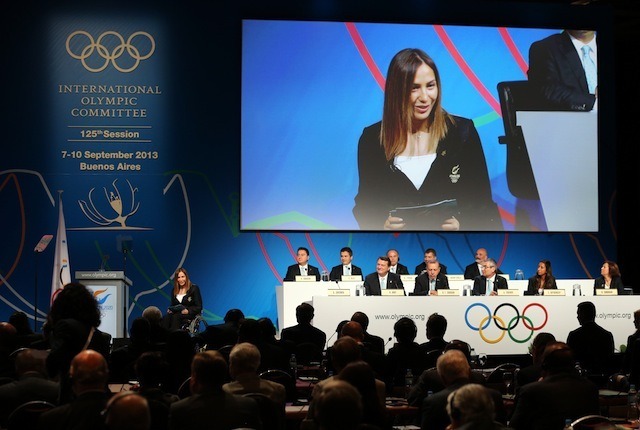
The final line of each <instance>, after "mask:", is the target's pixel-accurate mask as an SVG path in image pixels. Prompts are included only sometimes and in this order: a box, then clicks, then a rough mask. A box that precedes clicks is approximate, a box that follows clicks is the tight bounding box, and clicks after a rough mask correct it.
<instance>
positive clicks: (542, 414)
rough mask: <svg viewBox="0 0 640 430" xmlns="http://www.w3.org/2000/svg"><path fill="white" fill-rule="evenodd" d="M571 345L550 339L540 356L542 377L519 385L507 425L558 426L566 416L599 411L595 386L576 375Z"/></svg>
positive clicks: (519, 429) (523, 429)
mask: <svg viewBox="0 0 640 430" xmlns="http://www.w3.org/2000/svg"><path fill="white" fill-rule="evenodd" d="M575 364H576V361H575V358H574V356H573V352H572V350H571V348H570V347H569V346H568V345H567V344H566V343H564V342H552V343H550V344H549V345H548V346H547V347H546V348H545V351H544V354H543V357H542V380H540V381H538V382H531V383H529V384H527V385H525V386H524V387H522V388H521V389H520V391H519V392H518V395H517V396H516V400H515V408H514V411H513V415H512V416H511V420H510V421H509V425H510V426H511V427H513V428H514V429H516V430H527V429H532V430H548V429H561V428H563V426H564V423H565V420H566V419H571V420H575V419H577V418H580V417H582V416H585V415H592V414H595V415H597V414H599V413H600V406H599V402H598V386H597V385H595V384H594V383H593V382H591V381H589V380H588V379H586V378H584V377H581V376H580V375H578V372H577V371H576V368H575Z"/></svg>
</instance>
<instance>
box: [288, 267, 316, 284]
mask: <svg viewBox="0 0 640 430" xmlns="http://www.w3.org/2000/svg"><path fill="white" fill-rule="evenodd" d="M297 275H301V273H300V266H298V265H297V264H292V265H291V266H289V267H287V274H286V275H285V277H284V281H295V280H296V276H297ZM307 275H308V276H313V275H315V277H316V281H319V280H320V270H318V268H317V267H315V266H312V265H311V264H307Z"/></svg>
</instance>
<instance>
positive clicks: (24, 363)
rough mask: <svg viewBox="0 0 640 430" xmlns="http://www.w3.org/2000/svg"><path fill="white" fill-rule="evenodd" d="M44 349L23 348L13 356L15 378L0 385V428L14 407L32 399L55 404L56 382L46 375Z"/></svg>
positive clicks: (57, 387) (56, 399)
mask: <svg viewBox="0 0 640 430" xmlns="http://www.w3.org/2000/svg"><path fill="white" fill-rule="evenodd" d="M46 356H47V353H46V351H40V350H36V349H28V348H27V349H23V350H22V351H20V352H19V353H18V354H17V355H16V357H15V370H16V375H17V378H18V379H17V380H15V381H13V382H9V383H6V384H3V385H0V428H6V426H7V418H9V414H10V413H11V412H13V410H14V409H15V408H17V407H18V406H20V405H21V404H23V403H26V402H30V401H33V400H43V401H45V402H49V403H53V404H56V402H57V401H58V391H59V389H60V387H59V385H58V383H57V382H54V381H52V380H50V379H49V378H48V377H47V371H46V368H45V359H46Z"/></svg>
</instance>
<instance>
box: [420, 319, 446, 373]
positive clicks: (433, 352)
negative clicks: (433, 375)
mask: <svg viewBox="0 0 640 430" xmlns="http://www.w3.org/2000/svg"><path fill="white" fill-rule="evenodd" d="M426 329H427V341H426V342H424V343H422V344H420V349H421V350H422V351H423V352H424V353H425V355H426V363H425V367H426V368H427V369H429V368H430V367H433V366H435V365H436V360H437V359H438V356H439V355H440V354H442V352H443V351H444V348H445V347H446V346H447V341H446V340H444V334H445V333H446V331H447V319H446V318H445V317H444V315H440V314H439V313H437V312H436V313H433V314H431V315H429V318H427V325H426Z"/></svg>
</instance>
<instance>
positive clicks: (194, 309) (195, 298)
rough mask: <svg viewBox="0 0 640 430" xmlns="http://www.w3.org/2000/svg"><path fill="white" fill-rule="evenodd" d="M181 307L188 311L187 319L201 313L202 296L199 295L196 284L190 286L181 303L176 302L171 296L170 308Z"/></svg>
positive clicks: (176, 299) (174, 297)
mask: <svg viewBox="0 0 640 430" xmlns="http://www.w3.org/2000/svg"><path fill="white" fill-rule="evenodd" d="M176 305H182V306H184V307H185V308H187V309H188V310H189V315H188V316H189V318H193V317H194V316H195V315H198V314H199V313H200V312H202V295H201V294H200V288H199V287H198V286H197V285H196V284H191V288H189V291H187V294H185V296H184V297H183V298H182V301H178V298H177V297H176V296H175V295H173V293H172V294H171V306H176Z"/></svg>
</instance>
